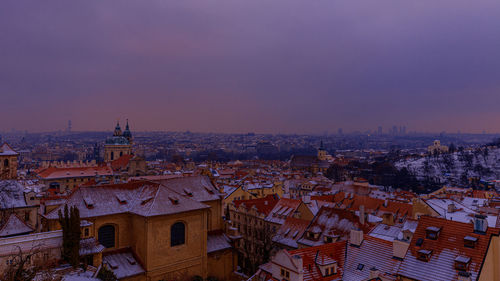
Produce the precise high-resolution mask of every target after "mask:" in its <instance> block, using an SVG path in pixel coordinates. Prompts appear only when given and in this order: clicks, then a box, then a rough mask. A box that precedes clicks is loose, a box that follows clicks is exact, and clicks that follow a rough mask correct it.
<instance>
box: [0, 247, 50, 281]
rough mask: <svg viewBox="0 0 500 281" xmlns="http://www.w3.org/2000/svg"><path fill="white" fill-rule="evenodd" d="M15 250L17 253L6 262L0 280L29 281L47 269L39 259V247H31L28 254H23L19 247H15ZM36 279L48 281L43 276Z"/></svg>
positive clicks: (45, 263) (40, 258) (40, 254)
mask: <svg viewBox="0 0 500 281" xmlns="http://www.w3.org/2000/svg"><path fill="white" fill-rule="evenodd" d="M17 249H18V251H17V253H15V254H12V255H10V256H9V258H8V260H7V264H8V267H7V269H6V270H5V272H4V273H3V276H2V280H4V281H30V280H33V279H34V278H35V276H37V275H38V274H40V273H41V272H42V271H44V270H47V269H48V264H47V262H46V261H45V260H44V259H43V257H41V256H42V254H43V252H42V250H41V245H37V246H35V247H32V248H31V249H30V250H29V251H28V252H23V251H22V249H21V247H20V246H17ZM38 277H39V278H37V280H49V279H48V278H47V279H45V278H43V274H41V275H40V276H38ZM40 277H42V278H41V279H40Z"/></svg>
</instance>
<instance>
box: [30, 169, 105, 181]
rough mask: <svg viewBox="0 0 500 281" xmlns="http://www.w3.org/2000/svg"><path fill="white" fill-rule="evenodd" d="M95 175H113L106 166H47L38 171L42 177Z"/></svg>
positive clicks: (57, 177)
mask: <svg viewBox="0 0 500 281" xmlns="http://www.w3.org/2000/svg"><path fill="white" fill-rule="evenodd" d="M96 175H100V176H103V175H104V176H111V175H113V170H112V169H111V168H110V167H108V166H98V167H77V168H56V167H48V168H46V169H43V170H41V171H40V172H38V176H39V177H40V178H42V179H61V178H77V177H94V176H96Z"/></svg>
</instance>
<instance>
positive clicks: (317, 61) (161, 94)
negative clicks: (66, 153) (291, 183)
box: [0, 1, 500, 134]
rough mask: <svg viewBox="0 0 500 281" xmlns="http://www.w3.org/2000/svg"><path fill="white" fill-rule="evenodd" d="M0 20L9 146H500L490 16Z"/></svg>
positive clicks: (179, 9)
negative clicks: (408, 137) (295, 139)
mask: <svg viewBox="0 0 500 281" xmlns="http://www.w3.org/2000/svg"><path fill="white" fill-rule="evenodd" d="M3 6H4V9H2V10H1V11H0V32H2V34H4V36H3V39H2V41H3V43H4V44H2V46H1V47H0V50H1V52H0V58H1V60H2V64H1V65H0V77H1V78H0V92H1V96H2V101H3V102H2V103H3V105H4V106H3V108H2V110H1V111H0V118H1V119H3V120H8V121H9V122H2V123H1V124H0V131H9V130H11V128H15V129H18V130H28V131H31V132H41V131H57V130H61V129H64V128H65V127H66V123H67V120H72V122H73V130H75V131H88V130H98V131H104V130H109V128H110V127H111V126H112V124H113V122H114V121H115V120H116V119H117V117H120V118H121V119H122V121H124V119H125V118H129V119H130V120H133V126H134V127H135V128H136V129H138V130H144V131H186V130H189V131H193V132H225V133H245V132H257V133H275V134H276V133H299V134H302V133H316V134H321V133H323V132H325V131H328V132H329V133H336V132H337V130H338V128H343V130H344V132H350V131H355V130H359V131H366V130H367V129H370V130H376V129H377V127H378V126H382V127H383V128H384V132H386V131H387V129H388V128H390V127H392V126H393V125H394V124H396V125H398V126H400V125H401V126H403V125H404V126H406V127H407V128H408V130H411V131H421V132H425V131H427V132H441V131H447V132H457V131H461V132H463V133H465V132H473V133H482V132H483V130H485V131H486V132H492V133H494V132H499V131H500V125H499V123H500V122H495V121H497V120H500V113H498V110H497V108H496V105H497V104H498V103H499V102H500V95H499V94H498V92H499V90H500V87H499V85H498V82H497V80H498V77H500V57H499V56H498V55H496V52H497V50H498V49H499V47H500V37H498V36H497V29H496V26H499V25H500V18H498V17H497V16H496V14H497V11H499V10H500V3H498V2H495V1H479V2H476V3H474V5H470V3H469V2H468V1H442V2H438V3H436V2H433V1H421V2H418V3H394V1H377V2H376V3H375V2H372V1H356V2H349V3H344V2H336V1H320V2H317V3H315V4H314V5H312V4H311V3H303V2H300V1H275V2H272V3H269V2H263V1H252V2H231V1H227V2H218V3H217V5H216V4H215V3H214V2H210V1H209V2H195V1H182V2H171V1H168V2H147V3H143V2H141V3H139V2H132V1H123V2H121V3H120V5H115V4H114V3H103V2H101V1H86V2H85V3H83V2H82V3H74V2H71V3H69V2H58V3H57V9H55V8H54V6H55V5H54V4H47V3H39V2H34V1H33V2H32V3H20V2H18V1H8V2H5V3H4V5H3Z"/></svg>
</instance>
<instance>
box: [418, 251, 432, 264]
mask: <svg viewBox="0 0 500 281" xmlns="http://www.w3.org/2000/svg"><path fill="white" fill-rule="evenodd" d="M431 255H432V250H419V251H418V252H417V259H419V260H421V261H425V262H428V261H429V260H430V259H431Z"/></svg>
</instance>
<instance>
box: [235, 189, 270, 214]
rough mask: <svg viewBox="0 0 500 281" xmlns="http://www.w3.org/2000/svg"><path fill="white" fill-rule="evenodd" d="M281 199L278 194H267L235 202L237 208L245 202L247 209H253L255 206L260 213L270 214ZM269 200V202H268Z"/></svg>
mask: <svg viewBox="0 0 500 281" xmlns="http://www.w3.org/2000/svg"><path fill="white" fill-rule="evenodd" d="M278 201H279V199H278V196H277V195H275V194H274V195H267V196H266V197H264V198H257V199H248V200H234V201H233V204H234V207H235V208H239V206H240V205H241V204H245V207H246V208H247V209H251V208H253V207H254V206H255V208H257V211H258V212H259V213H263V214H265V215H268V214H269V213H270V212H271V210H272V209H273V208H274V206H275V205H276V204H277V203H278ZM266 202H267V203H266Z"/></svg>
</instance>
